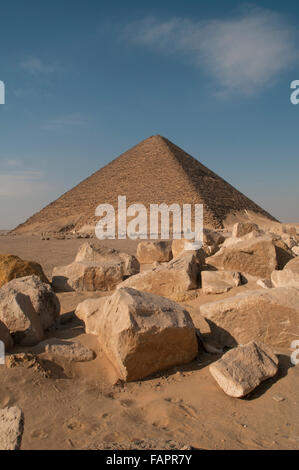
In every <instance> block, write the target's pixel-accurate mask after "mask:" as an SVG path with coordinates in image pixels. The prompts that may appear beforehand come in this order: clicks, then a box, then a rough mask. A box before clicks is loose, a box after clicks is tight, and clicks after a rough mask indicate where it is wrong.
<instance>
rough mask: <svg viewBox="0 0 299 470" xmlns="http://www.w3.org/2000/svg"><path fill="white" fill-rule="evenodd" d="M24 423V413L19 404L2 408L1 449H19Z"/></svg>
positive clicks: (0, 413)
mask: <svg viewBox="0 0 299 470" xmlns="http://www.w3.org/2000/svg"><path fill="white" fill-rule="evenodd" d="M23 423H24V420H23V413H22V411H21V409H20V408H19V407H18V406H12V407H11V408H3V409H2V410H1V409H0V450H19V448H20V446H21V440H22V434H23Z"/></svg>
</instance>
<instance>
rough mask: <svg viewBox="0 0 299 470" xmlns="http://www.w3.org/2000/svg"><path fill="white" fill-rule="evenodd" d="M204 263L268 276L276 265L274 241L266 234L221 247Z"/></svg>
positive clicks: (254, 274) (253, 274)
mask: <svg viewBox="0 0 299 470" xmlns="http://www.w3.org/2000/svg"><path fill="white" fill-rule="evenodd" d="M206 263H207V264H209V265H211V266H214V267H216V268H217V269H225V270H234V271H239V272H242V273H247V274H250V275H252V276H258V277H265V278H267V277H270V275H271V272H272V271H273V270H274V269H276V267H277V265H278V262H277V255H276V248H275V245H274V242H273V240H272V238H270V237H267V236H265V237H259V238H254V239H252V240H249V241H242V242H239V243H235V244H234V245H232V246H229V247H226V248H222V249H221V250H220V251H218V253H216V254H215V255H213V256H211V257H209V258H207V259H206Z"/></svg>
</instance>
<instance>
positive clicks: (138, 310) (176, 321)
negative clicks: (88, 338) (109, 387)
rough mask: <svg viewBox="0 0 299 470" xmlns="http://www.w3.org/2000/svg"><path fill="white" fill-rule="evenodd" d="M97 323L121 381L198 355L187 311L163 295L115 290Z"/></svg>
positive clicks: (190, 359)
mask: <svg viewBox="0 0 299 470" xmlns="http://www.w3.org/2000/svg"><path fill="white" fill-rule="evenodd" d="M99 323H100V325H99V327H98V330H99V341H100V345H101V347H102V348H103V349H104V351H105V352H106V354H107V357H109V359H110V360H111V362H112V363H113V365H114V367H115V370H116V372H117V375H118V377H119V379H121V380H124V381H132V380H138V379H142V378H144V377H147V376H148V375H151V374H153V373H155V372H158V371H161V370H164V369H168V368H171V367H173V366H175V365H180V364H185V363H188V362H190V361H192V360H193V359H194V358H195V357H196V355H197V351H198V347H197V339H196V334H195V328H194V325H193V322H192V319H191V317H190V315H189V313H188V312H187V311H186V310H185V309H184V308H183V307H181V306H180V305H178V304H177V303H175V302H173V301H171V300H169V299H166V298H164V297H159V296H157V295H154V294H149V293H146V292H140V291H137V290H135V289H131V288H122V289H118V290H117V291H116V292H115V293H114V294H113V295H112V296H111V297H109V299H107V302H106V304H105V307H104V309H103V312H102V314H101V316H100V318H99Z"/></svg>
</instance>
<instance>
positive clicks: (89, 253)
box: [75, 242, 140, 277]
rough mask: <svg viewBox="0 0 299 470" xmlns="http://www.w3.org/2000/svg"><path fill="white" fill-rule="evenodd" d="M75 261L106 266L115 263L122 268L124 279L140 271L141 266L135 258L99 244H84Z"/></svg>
mask: <svg viewBox="0 0 299 470" xmlns="http://www.w3.org/2000/svg"><path fill="white" fill-rule="evenodd" d="M75 261H76V262H77V263H79V262H89V261H90V262H92V263H104V264H105V263H108V264H111V263H114V264H116V265H120V266H121V271H122V275H123V277H127V276H132V275H133V274H137V273H139V271H140V265H139V262H138V261H137V259H136V258H135V256H132V255H129V254H128V253H123V252H121V251H118V250H114V249H113V248H107V247H106V246H103V245H98V244H97V243H90V242H86V243H83V244H82V245H81V246H80V248H79V250H78V253H77V256H76V258H75Z"/></svg>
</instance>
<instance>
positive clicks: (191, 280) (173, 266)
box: [118, 254, 199, 300]
mask: <svg viewBox="0 0 299 470" xmlns="http://www.w3.org/2000/svg"><path fill="white" fill-rule="evenodd" d="M198 275H199V268H198V263H197V260H196V257H195V256H194V255H193V254H189V255H187V254H186V255H184V256H182V257H180V258H174V259H173V260H171V261H169V262H168V263H165V264H163V265H161V266H157V267H156V268H153V269H152V270H148V271H143V272H141V273H139V274H136V275H135V276H131V277H130V278H128V279H126V280H125V281H124V282H122V283H121V284H119V285H118V288H121V287H133V288H134V289H138V290H141V291H145V292H152V293H154V294H157V295H162V296H164V297H169V298H170V299H173V300H179V299H180V298H181V297H182V296H183V294H184V293H185V292H186V291H188V290H190V289H195V288H196V287H197V285H198Z"/></svg>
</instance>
